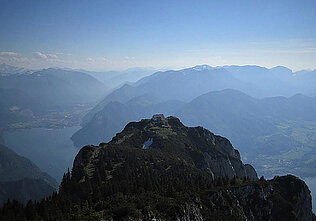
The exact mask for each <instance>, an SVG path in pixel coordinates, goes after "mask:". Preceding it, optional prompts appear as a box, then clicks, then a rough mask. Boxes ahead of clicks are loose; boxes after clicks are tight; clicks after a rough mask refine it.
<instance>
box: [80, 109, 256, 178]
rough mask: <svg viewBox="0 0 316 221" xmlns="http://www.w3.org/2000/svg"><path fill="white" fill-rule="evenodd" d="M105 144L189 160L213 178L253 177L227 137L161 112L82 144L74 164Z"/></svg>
mask: <svg viewBox="0 0 316 221" xmlns="http://www.w3.org/2000/svg"><path fill="white" fill-rule="evenodd" d="M107 148H119V149H120V148H123V149H126V148H127V149H129V150H130V151H140V150H142V149H145V150H144V151H155V152H159V153H160V154H161V155H162V156H165V157H167V158H170V157H171V156H178V157H177V159H173V160H176V161H177V160H180V161H184V162H186V163H189V164H191V165H192V166H194V167H197V168H198V169H200V170H202V171H204V172H207V173H208V174H209V175H210V176H211V177H213V178H217V177H228V178H233V177H239V178H245V177H249V178H250V179H252V180H255V179H257V174H256V171H255V170H254V169H253V167H251V166H250V165H244V164H243V163H242V162H241V160H240V154H239V152H238V151H237V150H236V149H234V147H233V146H232V144H231V143H230V141H229V140H228V139H226V138H224V137H221V136H217V135H214V134H213V133H212V132H210V131H209V130H207V129H205V128H203V127H200V126H198V127H187V126H185V125H183V124H182V122H181V121H180V120H179V119H178V118H177V117H174V116H169V117H167V118H164V116H163V115H154V116H153V118H151V119H143V120H141V121H139V122H130V123H128V124H127V125H126V126H125V128H124V129H123V131H122V132H121V133H118V134H117V135H116V136H115V137H113V138H112V140H111V141H110V142H109V143H101V144H100V145H99V146H97V147H94V146H86V147H84V148H82V149H81V150H80V152H79V153H78V155H77V157H76V160H75V163H74V165H75V167H78V166H79V165H82V162H90V161H91V159H85V158H86V157H85V156H96V155H98V154H99V153H98V152H99V151H101V152H102V151H105V150H106V149H107ZM89 152H91V153H89Z"/></svg>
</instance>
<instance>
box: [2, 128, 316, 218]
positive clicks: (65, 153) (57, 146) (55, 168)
mask: <svg viewBox="0 0 316 221" xmlns="http://www.w3.org/2000/svg"><path fill="white" fill-rule="evenodd" d="M79 129H80V127H79V126H74V127H68V128H62V129H55V130H52V129H46V128H33V129H29V130H23V131H15V132H10V133H6V134H4V135H3V138H4V141H5V143H6V145H7V146H8V147H9V148H11V149H13V150H14V151H15V152H17V153H18V154H19V155H21V156H25V157H27V158H29V159H30V160H32V161H33V162H34V163H35V164H36V165H37V166H38V167H39V168H40V169H41V170H42V171H45V172H47V173H48V174H49V175H51V176H52V177H54V178H55V179H56V180H57V181H58V182H60V181H61V178H62V176H63V174H64V173H65V172H66V171H67V168H69V169H71V168H72V163H73V160H74V157H75V156H76V154H77V153H78V151H79V149H78V148H76V147H74V146H73V143H72V141H71V140H70V137H71V136H72V135H73V133H74V132H76V131H77V130H79ZM259 177H260V176H259ZM302 179H303V180H304V181H305V182H306V184H307V185H308V187H309V189H310V190H311V192H312V196H313V212H314V213H316V203H315V202H316V178H310V177H308V178H302Z"/></svg>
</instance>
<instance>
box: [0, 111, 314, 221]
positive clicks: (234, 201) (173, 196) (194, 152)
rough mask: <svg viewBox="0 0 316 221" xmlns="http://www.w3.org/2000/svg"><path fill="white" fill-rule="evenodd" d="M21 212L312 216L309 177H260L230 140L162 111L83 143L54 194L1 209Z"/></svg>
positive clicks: (74, 216)
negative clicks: (104, 137) (92, 143)
mask: <svg viewBox="0 0 316 221" xmlns="http://www.w3.org/2000/svg"><path fill="white" fill-rule="evenodd" d="M228 177H229V178H232V179H229V178H228ZM15 208H19V213H12V212H11V211H12V210H13V209H15ZM30 211H32V212H30ZM23 217H27V218H28V219H29V220H38V219H44V220H46V219H48V218H50V219H53V220H87V219H94V220H102V219H104V220H188V221H189V220H196V221H203V220H243V221H246V220H249V219H254V220H281V221H283V220H304V221H305V220H306V221H307V220H311V219H312V211H311V196H310V192H309V190H308V187H307V186H306V184H305V183H304V182H303V181H301V180H299V179H298V178H296V177H294V176H285V177H276V178H274V179H273V180H270V181H266V180H264V179H261V180H258V179H257V175H256V172H255V170H254V169H253V167H252V166H250V165H244V164H243V163H242V162H241V160H240V156H239V152H238V151H237V150H235V149H234V148H233V146H232V145H231V143H230V142H229V140H227V139H226V138H223V137H220V136H216V135H214V134H213V133H211V132H210V131H208V130H206V129H204V128H202V127H186V126H184V125H183V124H182V123H181V122H180V120H179V119H177V118H175V117H168V118H166V119H164V118H162V117H161V118H153V119H145V120H141V121H140V122H131V123H129V124H127V125H126V126H125V128H124V130H123V131H122V132H121V133H119V134H117V135H116V136H115V137H114V138H113V139H112V140H111V141H110V142H108V143H102V144H100V145H99V146H85V147H83V148H82V149H81V150H80V151H79V153H78V154H77V156H76V158H75V161H74V164H73V168H72V172H71V174H70V173H69V172H68V173H67V174H65V176H64V178H63V181H62V183H61V186H60V191H59V193H58V194H55V195H53V196H52V197H51V198H50V199H47V200H45V201H42V202H41V203H38V204H32V203H29V204H28V205H27V206H26V207H21V206H20V205H19V204H18V203H16V202H15V203H14V202H13V203H7V204H5V206H4V207H3V208H2V209H1V210H0V218H3V219H19V218H23Z"/></svg>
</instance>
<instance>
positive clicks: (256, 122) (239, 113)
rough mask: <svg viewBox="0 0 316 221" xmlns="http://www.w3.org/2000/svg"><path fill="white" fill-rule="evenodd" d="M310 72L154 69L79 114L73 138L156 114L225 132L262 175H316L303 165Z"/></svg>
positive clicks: (100, 136) (311, 108)
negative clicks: (170, 116) (85, 112)
mask: <svg viewBox="0 0 316 221" xmlns="http://www.w3.org/2000/svg"><path fill="white" fill-rule="evenodd" d="M314 76H316V75H315V71H304V72H296V73H293V72H292V71H291V70H290V69H287V68H285V67H275V68H272V69H267V68H263V67H259V66H224V67H217V68H213V67H210V66H207V65H201V66H196V67H193V68H188V69H183V70H180V71H166V72H157V73H155V74H153V75H150V76H148V77H145V78H143V79H141V80H139V81H138V82H136V83H135V84H133V85H124V86H122V87H121V88H119V89H117V90H114V91H113V92H111V93H110V94H109V95H108V96H106V97H105V99H104V100H103V101H101V102H100V103H99V104H98V105H96V106H95V107H94V108H93V109H92V110H91V111H90V112H89V113H88V114H87V115H86V116H85V117H84V118H83V123H82V126H83V127H82V129H80V130H79V131H78V132H77V133H75V134H74V135H73V136H72V140H73V141H74V144H75V145H76V146H82V145H86V144H91V143H92V144H98V143H100V142H103V141H109V140H110V139H111V138H112V137H113V136H114V135H115V134H116V133H117V132H119V131H120V130H122V129H123V126H124V125H125V124H126V123H127V122H129V121H135V120H139V119H141V118H143V117H148V116H150V115H152V114H153V113H160V112H161V113H164V114H166V115H174V116H178V117H179V118H180V119H181V120H183V122H185V123H186V124H188V125H202V126H205V127H206V128H208V129H211V130H212V131H214V132H215V133H217V134H222V135H224V136H226V137H228V138H229V139H231V141H232V142H233V144H234V145H235V146H236V147H238V149H240V150H241V152H242V153H243V156H244V159H245V160H247V161H248V162H252V163H253V164H254V165H255V166H256V167H257V168H258V169H259V171H260V173H263V174H265V175H267V176H271V175H272V172H271V171H274V170H275V168H276V166H278V168H279V171H278V172H279V173H286V172H296V173H297V174H300V175H306V176H316V174H315V173H314V172H313V171H312V170H311V169H309V168H310V167H311V166H314V164H315V165H316V161H315V160H313V159H314V157H313V156H314V155H315V156H316V153H315V151H314V148H312V147H313V145H314V144H315V143H316V140H315V137H314V136H313V131H314V129H315V125H316V118H315V114H314V113H316V102H315V100H316V98H315V97H313V96H305V95H303V94H302V93H305V94H310V95H313V94H315V93H316V88H315V85H316V80H315V79H314ZM308 81H309V83H306V84H305V83H304V82H308ZM313 82H314V84H313ZM226 88H237V89H239V90H236V89H234V90H232V89H226ZM214 90H220V91H217V92H215V91H214ZM221 90H222V91H221ZM242 91H246V92H248V93H249V94H252V96H249V95H247V94H245V93H244V92H242ZM297 92H300V93H301V94H296V95H295V93H297ZM263 95H267V96H268V95H272V96H274V97H268V98H262V96H263ZM280 95H287V96H288V97H284V96H280ZM302 137H304V138H302ZM297 151H300V152H301V154H300V155H295V153H296V152H297ZM259 154H260V159H261V160H258V159H257V157H258V156H259ZM273 155H274V158H273V159H272V158H271V157H272V156H273ZM289 155H290V156H291V157H288V156H289ZM278 156H279V157H280V159H282V160H281V161H279V162H278V161H277V157H278ZM303 162H308V163H303ZM295 168H296V169H295Z"/></svg>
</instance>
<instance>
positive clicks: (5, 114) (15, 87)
mask: <svg viewBox="0 0 316 221" xmlns="http://www.w3.org/2000/svg"><path fill="white" fill-rule="evenodd" d="M3 67H4V65H1V68H0V98H1V99H0V103H1V107H0V119H1V128H0V130H1V129H7V128H8V127H9V124H13V123H18V122H21V123H24V122H27V121H30V120H34V119H38V118H40V117H43V116H45V117H44V118H46V119H47V118H49V117H48V116H47V115H48V114H50V113H56V112H59V113H61V112H66V111H73V110H75V111H78V110H81V109H84V108H86V109H87V107H90V106H91V105H94V104H95V103H97V102H98V101H100V100H101V99H102V98H103V97H104V96H105V95H106V93H107V92H109V90H110V89H109V88H108V87H106V86H105V85H104V84H103V83H101V82H99V81H98V80H96V79H95V78H93V77H92V76H90V75H88V74H85V73H81V72H76V71H66V70H61V69H53V68H51V69H43V70H39V71H34V72H28V71H26V72H25V71H24V69H22V70H23V71H22V72H18V73H15V72H12V73H11V74H1V70H3V69H4V68H3ZM11 69H14V70H15V69H17V68H14V67H11ZM11 69H10V68H9V69H8V68H7V69H5V70H6V71H7V72H6V73H8V72H9V71H12V70H11ZM18 70H20V69H18Z"/></svg>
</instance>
